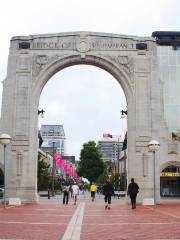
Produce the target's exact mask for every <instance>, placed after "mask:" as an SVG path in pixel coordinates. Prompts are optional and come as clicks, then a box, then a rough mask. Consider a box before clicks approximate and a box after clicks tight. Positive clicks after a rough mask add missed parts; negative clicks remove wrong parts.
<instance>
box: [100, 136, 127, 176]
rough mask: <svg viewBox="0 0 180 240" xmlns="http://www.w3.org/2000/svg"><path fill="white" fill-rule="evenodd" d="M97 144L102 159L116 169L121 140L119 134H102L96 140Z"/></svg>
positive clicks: (121, 144)
mask: <svg viewBox="0 0 180 240" xmlns="http://www.w3.org/2000/svg"><path fill="white" fill-rule="evenodd" d="M98 146H99V148H100V152H101V154H102V159H103V161H104V162H107V163H108V164H109V165H111V166H113V168H115V169H114V170H116V171H118V169H117V168H118V166H119V168H120V165H118V161H120V157H121V151H122V147H123V140H122V138H121V136H113V135H110V134H103V138H102V139H101V140H99V141H98Z"/></svg>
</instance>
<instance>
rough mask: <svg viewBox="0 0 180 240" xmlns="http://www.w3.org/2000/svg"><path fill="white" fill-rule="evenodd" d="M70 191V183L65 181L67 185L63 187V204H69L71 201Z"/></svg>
mask: <svg viewBox="0 0 180 240" xmlns="http://www.w3.org/2000/svg"><path fill="white" fill-rule="evenodd" d="M69 191H70V183H69V182H65V185H64V187H63V204H65V203H66V204H68V202H69Z"/></svg>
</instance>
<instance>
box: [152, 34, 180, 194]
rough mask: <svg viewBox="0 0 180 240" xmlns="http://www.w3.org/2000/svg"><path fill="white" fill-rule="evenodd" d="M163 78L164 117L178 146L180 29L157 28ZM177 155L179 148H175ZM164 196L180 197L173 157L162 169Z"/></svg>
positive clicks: (178, 173) (179, 177)
mask: <svg viewBox="0 0 180 240" xmlns="http://www.w3.org/2000/svg"><path fill="white" fill-rule="evenodd" d="M152 36H153V37H155V38H156V43H157V56H158V65H159V72H160V80H161V81H162V84H163V101H164V117H165V122H166V125H167V128H168V130H169V133H170V135H171V136H172V140H173V143H174V146H176V145H177V143H178V142H179V141H180V94H179V93H180V32H164V31H163V32H154V33H153V34H152ZM169 154H171V155H172V156H174V157H175V156H176V155H177V148H175V147H174V149H173V150H172V151H171V153H169ZM160 194H161V197H180V163H179V161H177V160H176V159H174V160H173V161H169V162H168V163H167V164H166V165H165V166H164V169H162V172H160Z"/></svg>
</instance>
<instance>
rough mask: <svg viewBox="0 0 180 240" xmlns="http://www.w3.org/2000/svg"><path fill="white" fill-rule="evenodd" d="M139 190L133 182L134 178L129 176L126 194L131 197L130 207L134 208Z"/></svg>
mask: <svg viewBox="0 0 180 240" xmlns="http://www.w3.org/2000/svg"><path fill="white" fill-rule="evenodd" d="M138 192H139V186H138V185H137V183H135V182H134V178H131V183H130V184H129V185H128V193H127V194H128V195H129V196H130V199H131V205H132V209H135V208H136V197H137V194H138Z"/></svg>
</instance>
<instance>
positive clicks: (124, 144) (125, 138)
mask: <svg viewBox="0 0 180 240" xmlns="http://www.w3.org/2000/svg"><path fill="white" fill-rule="evenodd" d="M126 149H127V132H126V134H125V137H124V142H123V147H122V151H123V150H126Z"/></svg>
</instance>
